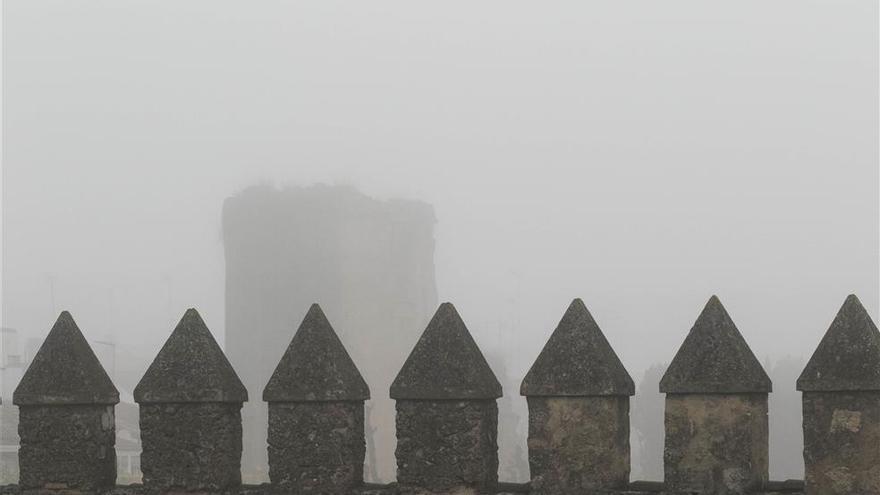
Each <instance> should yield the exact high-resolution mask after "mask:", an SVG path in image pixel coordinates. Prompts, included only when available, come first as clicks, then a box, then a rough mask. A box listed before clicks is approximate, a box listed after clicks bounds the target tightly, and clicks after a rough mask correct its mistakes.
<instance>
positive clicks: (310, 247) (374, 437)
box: [223, 185, 437, 482]
mask: <svg viewBox="0 0 880 495" xmlns="http://www.w3.org/2000/svg"><path fill="white" fill-rule="evenodd" d="M435 222H436V220H435V218H434V211H433V208H432V207H431V206H430V205H428V204H426V203H422V202H419V201H404V200H389V201H379V200H376V199H373V198H370V197H368V196H365V195H364V194H362V193H360V192H358V191H356V190H355V189H353V188H350V187H341V186H321V185H319V186H312V187H289V188H284V189H276V188H274V187H270V186H256V187H251V188H248V189H246V190H244V191H243V192H241V193H240V194H238V195H236V196H234V197H231V198H228V199H227V200H226V202H225V204H224V205H223V243H224V248H225V252H226V345H225V351H226V354H227V355H228V356H229V359H230V361H231V362H232V365H233V366H234V368H235V370H236V371H237V372H238V374H239V376H240V377H241V380H242V381H243V382H244V384H245V386H246V387H247V389H248V391H249V392H250V394H251V397H253V398H254V399H252V400H251V401H250V402H248V403H246V404H245V405H244V409H242V419H243V421H244V453H243V459H242V472H243V475H244V481H245V482H248V481H250V480H259V479H267V475H266V466H267V459H266V424H267V408H266V404H265V403H264V402H262V401H260V400H259V397H260V392H261V391H262V390H263V387H265V385H266V383H267V382H268V380H269V377H270V376H271V375H272V371H273V369H274V368H275V366H276V365H277V364H278V360H279V359H280V358H281V355H282V354H283V353H284V350H285V349H286V348H287V345H288V343H289V342H290V340H291V338H292V337H293V334H294V332H295V331H296V328H297V325H299V322H300V321H302V319H303V317H304V316H305V314H306V312H307V311H308V309H309V306H310V305H311V304H312V303H319V304H320V305H321V307H322V308H323V309H324V311H325V313H326V314H327V317H328V318H329V320H330V321H331V322H332V324H333V328H334V329H335V330H336V332H337V333H338V334H339V337H340V339H341V340H342V342H343V343H344V345H345V347H346V348H347V349H348V350H349V352H350V353H351V357H352V359H353V360H354V362H355V364H356V365H357V367H358V368H359V369H360V370H361V372H362V373H363V375H364V378H365V379H366V381H367V383H368V384H369V386H370V388H371V389H372V390H375V391H376V393H375V394H373V399H372V400H371V401H368V402H367V418H366V422H367V424H366V430H367V439H368V440H367V441H368V443H367V455H366V464H367V467H366V471H367V473H366V479H367V480H370V479H372V478H373V477H375V476H378V477H379V478H381V479H385V480H390V479H393V477H394V404H393V402H392V401H391V400H390V399H389V398H388V396H387V394H386V393H382V392H381V391H383V390H386V391H387V390H388V388H389V386H390V385H391V381H392V380H393V378H394V375H395V373H396V372H397V371H398V369H399V368H400V366H401V364H402V363H403V362H404V360H405V359H406V357H407V354H408V352H409V350H410V349H411V348H412V346H413V345H414V344H415V342H416V341H417V340H418V337H419V334H420V333H421V331H422V330H423V329H424V327H425V324H426V323H427V321H428V320H429V319H430V316H431V314H432V313H433V312H434V310H435V309H436V307H437V290H436V284H435V279H434V224H435ZM371 432H372V433H371Z"/></svg>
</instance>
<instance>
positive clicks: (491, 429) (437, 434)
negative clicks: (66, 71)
mask: <svg viewBox="0 0 880 495" xmlns="http://www.w3.org/2000/svg"><path fill="white" fill-rule="evenodd" d="M497 432H498V406H497V404H496V403H495V400H494V399H493V400H437V401H434V400H398V401H397V450H396V451H395V455H396V457H397V480H398V482H399V483H400V484H401V485H404V486H414V487H419V488H422V489H426V490H429V491H433V492H437V493H452V492H455V491H456V490H459V491H461V490H465V491H467V490H470V491H471V492H474V493H477V492H479V493H482V492H488V491H490V490H492V489H493V487H494V486H495V485H496V484H497V483H498V439H497Z"/></svg>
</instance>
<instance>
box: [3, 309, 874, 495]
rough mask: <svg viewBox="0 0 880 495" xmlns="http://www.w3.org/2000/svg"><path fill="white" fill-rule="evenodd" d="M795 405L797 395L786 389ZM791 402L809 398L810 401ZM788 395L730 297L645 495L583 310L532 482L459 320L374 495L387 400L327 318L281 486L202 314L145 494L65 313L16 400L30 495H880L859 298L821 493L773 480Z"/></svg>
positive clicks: (145, 387)
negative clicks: (370, 418)
mask: <svg viewBox="0 0 880 495" xmlns="http://www.w3.org/2000/svg"><path fill="white" fill-rule="evenodd" d="M787 385H788V384H787ZM792 385H793V384H792ZM772 387H773V386H772V384H771V382H770V378H769V377H768V376H767V374H766V373H765V371H764V369H763V368H762V367H761V364H760V362H759V361H758V360H757V359H756V358H755V356H754V354H753V353H752V351H751V349H750V348H749V346H748V344H747V343H746V342H745V340H744V339H743V337H742V335H741V334H740V332H739V330H738V329H737V328H736V325H735V324H734V323H733V320H732V319H731V317H730V315H729V314H728V313H727V311H726V310H725V308H724V306H722V304H721V302H720V301H719V300H718V298H716V297H714V296H713V297H712V298H711V299H710V300H709V302H708V303H707V304H706V306H705V308H704V309H703V311H702V312H701V313H700V315H699V317H698V318H697V320H696V322H695V324H694V326H693V328H692V329H691V330H690V332H689V333H688V334H687V336H686V337H685V339H684V342H683V344H682V345H681V347H680V348H679V350H678V353H677V354H676V356H675V358H674V359H673V361H672V363H671V364H670V366H669V368H668V369H667V371H666V374H665V375H664V377H663V379H662V380H661V382H660V391H661V392H663V393H665V394H666V412H665V425H666V438H665V449H664V478H665V480H664V482H662V483H654V482H631V481H630V479H629V477H630V450H629V437H630V435H629V433H630V431H629V401H630V397H631V396H632V395H633V394H634V393H635V387H634V384H633V381H632V379H631V378H630V376H629V374H628V373H627V371H626V369H625V368H624V366H623V364H622V363H621V362H620V360H619V359H618V357H617V355H616V353H615V352H614V350H613V349H612V348H611V346H610V344H609V343H608V341H607V339H606V338H605V336H604V334H603V333H602V331H601V329H599V327H598V325H597V324H596V322H595V320H594V319H593V317H592V315H591V314H590V312H589V311H588V310H587V307H586V306H585V305H584V303H583V302H582V301H581V300H579V299H576V300H575V301H573V302H572V303H571V305H570V306H569V308H568V310H567V311H566V313H565V314H564V315H563V317H562V319H561V320H560V322H559V324H558V326H557V327H556V329H555V330H554V331H553V332H552V334H551V335H550V337H549V340H548V342H547V344H546V346H545V347H544V349H543V350H542V351H541V353H540V355H539V356H538V358H537V360H536V361H535V363H534V365H533V366H532V368H531V369H530V370H529V372H528V373H527V374H526V376H525V378H524V379H523V382H522V387H521V389H520V394H521V395H523V396H524V397H525V398H526V401H527V402H528V408H529V428H528V430H529V431H528V455H529V467H530V471H531V481H530V482H529V483H527V484H510V483H503V482H501V481H499V479H498V445H497V430H498V406H497V403H496V401H497V399H498V398H499V397H501V396H502V390H501V385H500V384H499V382H498V380H497V379H496V377H495V375H494V373H493V372H492V369H491V368H490V366H489V364H488V363H487V362H486V360H485V358H484V357H483V354H482V352H481V351H480V349H479V348H478V347H477V345H476V343H475V342H474V340H473V338H472V337H471V334H470V332H469V331H468V329H467V326H466V325H465V323H464V321H463V320H462V318H461V317H460V315H459V314H458V312H457V311H456V309H455V307H453V306H452V304H449V303H444V304H442V305H440V308H439V309H438V310H437V312H436V314H435V315H434V317H433V318H432V320H431V321H430V323H429V324H428V326H427V328H426V329H425V331H424V333H423V334H422V336H421V338H420V339H419V341H418V342H417V343H416V345H415V347H414V349H413V350H412V353H411V354H410V356H409V357H408V358H407V360H406V361H405V362H404V363H403V365H402V367H401V369H400V372H399V373H398V375H397V377H396V379H395V380H394V382H393V384H392V385H391V388H390V395H391V398H392V399H395V400H396V403H397V413H396V426H397V427H396V434H397V450H396V452H395V456H396V459H397V482H396V483H394V484H391V485H381V486H380V485H369V484H365V483H364V481H363V469H364V456H365V441H364V402H365V401H366V400H369V399H370V396H371V391H370V389H369V386H368V384H367V383H366V382H365V381H364V379H363V377H362V376H361V374H360V372H359V370H358V368H357V366H356V365H355V363H354V362H353V360H352V359H351V357H350V356H349V354H348V352H347V351H346V349H345V347H344V346H343V344H342V342H341V341H340V339H339V338H338V336H337V334H336V332H335V331H334V329H333V327H332V326H331V325H330V322H329V321H327V318H326V317H325V315H324V313H323V311H321V308H320V307H319V306H318V305H313V306H312V307H311V308H310V309H309V312H308V314H307V315H306V317H305V319H304V320H303V322H302V324H301V325H300V327H299V329H298V330H297V332H296V333H295V334H294V336H293V339H292V340H291V342H290V345H289V346H288V348H287V351H286V352H285V353H284V356H283V357H282V358H281V361H280V362H279V363H278V365H277V367H276V369H275V372H274V373H273V374H272V377H271V379H270V380H269V381H268V383H267V384H266V386H265V389H264V390H263V394H262V400H263V401H265V402H267V403H268V417H267V418H266V420H267V423H268V464H269V478H270V480H271V482H270V483H268V484H264V485H259V486H247V485H242V482H241V473H240V465H241V464H240V463H241V455H242V423H241V407H242V404H243V403H244V402H246V401H248V399H249V396H248V391H247V390H246V388H245V387H244V385H243V384H242V382H241V381H240V380H239V378H238V375H237V374H236V372H235V370H234V369H233V368H232V365H231V364H230V363H229V361H228V360H227V359H226V356H225V355H224V353H223V351H222V350H221V349H220V347H219V346H218V345H217V342H216V341H215V340H214V338H213V336H212V335H211V332H210V331H209V330H208V328H207V326H206V325H205V323H204V321H202V319H201V317H200V316H199V314H198V313H197V312H196V311H195V310H193V309H190V310H188V311H187V312H186V314H184V316H183V318H182V319H181V321H180V323H179V324H178V325H177V327H176V328H175V329H174V332H172V334H171V336H170V337H169V338H168V340H167V341H166V343H165V345H164V346H163V347H162V349H161V350H160V352H159V354H158V355H157V356H156V358H155V360H154V361H153V363H152V364H151V365H150V367H149V368H148V369H147V371H146V373H145V374H144V376H143V378H142V379H141V381H140V383H139V384H138V385H137V387H136V388H135V390H134V397H135V401H136V402H137V403H138V404H139V407H140V427H141V444H142V449H143V451H142V454H141V471H142V472H143V485H130V486H116V453H115V416H114V409H115V405H116V404H117V403H118V402H119V394H118V392H117V390H116V388H115V386H114V385H113V383H112V382H111V380H110V378H109V377H108V376H107V374H106V372H105V371H104V369H103V368H102V367H101V365H100V363H99V362H98V360H97V358H96V357H95V355H94V353H93V352H92V350H91V348H90V347H89V346H88V343H87V342H86V340H85V338H84V337H83V335H82V333H81V332H80V330H79V328H78V327H77V326H76V323H75V322H74V321H73V318H72V317H71V315H70V314H69V313H67V312H63V313H62V314H61V315H60V316H59V318H58V320H57V321H56V323H55V325H54V326H53V328H52V330H51V331H50V332H49V335H48V336H47V337H46V340H45V342H44V343H43V345H42V347H41V348H40V350H39V352H38V353H37V355H36V356H35V358H34V360H33V362H32V363H31V366H30V367H29V368H28V370H27V372H26V373H25V375H24V377H23V378H22V380H21V383H20V384H19V386H18V388H17V389H16V391H15V393H14V395H13V402H14V403H15V404H16V405H18V406H19V416H20V422H19V436H20V437H21V447H20V450H19V459H20V473H21V474H20V484H19V485H14V486H5V487H0V495H5V494H19V493H40V494H57V495H64V494H73V493H77V494H80V493H106V494H112V495H154V494H164V493H175V494H179V493H182V492H192V493H201V494H204V493H215V494H221V493H222V494H230V495H232V494H240V495H263V494H266V495H277V494H287V493H289V494H359V495H386V494H387V495H391V494H401V495H403V494H413V495H415V494H459V495H465V494H478V493H479V494H513V493H531V494H536V495H537V494H546V495H566V494H618V495H623V494H630V495H638V494H667V495H672V494H698V493H699V494H735V493H758V494H765V495H770V494H783V493H785V494H808V495H813V494H823V495H824V494H831V495H834V494H847V495H858V494H865V495H867V494H874V495H877V494H880V449H878V445H880V332H878V330H877V327H876V326H875V325H874V323H873V321H872V320H871V318H870V317H869V316H868V314H867V312H866V311H865V309H864V307H862V305H861V303H860V302H859V300H858V299H857V298H856V297H855V296H850V297H849V298H847V300H846V302H845V303H844V304H843V307H842V308H841V309H840V311H839V313H838V314H837V317H836V318H835V319H834V321H833V323H832V324H831V327H830V328H829V330H828V332H827V333H826V335H825V337H824V338H823V339H822V341H821V342H820V343H819V345H818V348H817V350H816V352H815V353H814V355H813V357H812V358H811V359H810V361H809V363H808V364H807V366H806V368H805V369H804V371H803V373H802V374H801V377H800V378H799V379H798V381H797V389H798V390H800V391H802V392H803V407H804V409H803V412H804V423H803V429H804V441H805V447H804V462H805V465H806V479H805V480H803V481H799V480H795V481H786V482H774V481H770V480H769V476H768V471H769V469H768V457H769V427H768V418H767V413H768V401H767V398H768V394H769V393H771V392H772Z"/></svg>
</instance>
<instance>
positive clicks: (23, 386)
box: [12, 311, 119, 406]
mask: <svg viewBox="0 0 880 495" xmlns="http://www.w3.org/2000/svg"><path fill="white" fill-rule="evenodd" d="M12 403H13V404H17V405H19V406H34V405H45V406H55V405H67V404H118V403H119V392H118V391H117V390H116V387H114V386H113V382H112V381H110V377H109V376H107V372H106V371H104V368H103V367H102V366H101V362H100V361H98V358H97V357H96V356H95V353H94V352H92V348H91V347H89V343H88V342H86V338H85V337H84V336H83V334H82V332H80V331H79V327H77V326H76V322H74V321H73V317H72V316H70V313H68V312H67V311H62V312H61V315H60V316H58V320H56V321H55V325H54V326H52V330H51V331H49V335H47V336H46V340H44V341H43V345H42V346H40V350H39V351H37V355H36V356H34V360H33V361H32V362H31V365H30V366H28V369H27V371H26V372H25V374H24V376H23V377H22V379H21V381H20V382H19V383H18V387H17V388H16V389H15V392H14V393H13V394H12Z"/></svg>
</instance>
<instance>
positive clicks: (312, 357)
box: [263, 304, 370, 402]
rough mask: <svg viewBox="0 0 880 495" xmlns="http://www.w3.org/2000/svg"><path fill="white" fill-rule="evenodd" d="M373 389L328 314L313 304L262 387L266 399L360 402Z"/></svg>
mask: <svg viewBox="0 0 880 495" xmlns="http://www.w3.org/2000/svg"><path fill="white" fill-rule="evenodd" d="M369 398H370V389H369V387H368V386H367V382H365V381H364V378H363V376H361V373H360V371H358V369H357V366H355V364H354V361H352V360H351V356H349V355H348V351H346V350H345V347H344V346H343V345H342V341H340V340H339V336H337V335H336V332H335V331H334V330H333V327H332V326H331V325H330V322H329V321H327V317H326V316H325V315H324V312H323V311H322V310H321V307H320V306H318V305H317V304H312V306H311V308H309V311H308V313H306V317H305V318H304V319H303V321H302V323H301V324H300V326H299V329H298V330H297V331H296V335H294V336H293V340H291V342H290V345H289V346H288V347H287V351H286V352H285V353H284V356H282V357H281V361H280V362H279V363H278V366H277V367H276V368H275V372H274V373H272V377H271V378H270V379H269V383H268V384H267V385H266V388H265V389H264V390H263V400H264V401H266V402H312V401H360V400H367V399H369Z"/></svg>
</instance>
